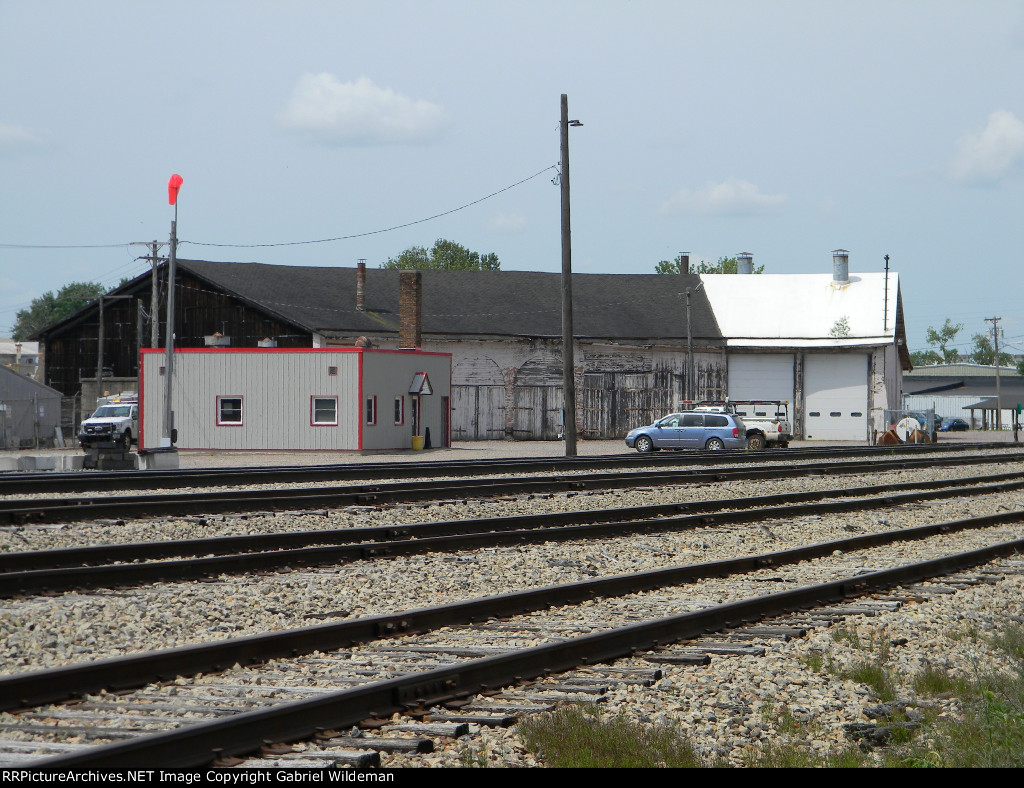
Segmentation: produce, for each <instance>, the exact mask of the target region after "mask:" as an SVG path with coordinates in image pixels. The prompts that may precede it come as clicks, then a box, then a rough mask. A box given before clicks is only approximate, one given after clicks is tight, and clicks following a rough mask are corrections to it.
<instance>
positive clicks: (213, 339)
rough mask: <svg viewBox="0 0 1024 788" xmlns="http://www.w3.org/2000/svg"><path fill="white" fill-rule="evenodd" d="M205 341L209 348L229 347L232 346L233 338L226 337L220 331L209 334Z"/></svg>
mask: <svg viewBox="0 0 1024 788" xmlns="http://www.w3.org/2000/svg"><path fill="white" fill-rule="evenodd" d="M203 339H204V341H205V342H206V346H207V347H229V346H230V345H231V337H226V336H224V335H223V334H222V333H220V331H215V332H214V333H212V334H207V335H206V336H205V337H204V338H203Z"/></svg>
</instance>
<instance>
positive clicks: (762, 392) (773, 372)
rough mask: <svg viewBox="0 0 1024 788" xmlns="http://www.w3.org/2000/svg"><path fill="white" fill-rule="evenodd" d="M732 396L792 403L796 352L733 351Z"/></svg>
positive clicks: (731, 397)
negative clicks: (794, 353) (794, 356)
mask: <svg viewBox="0 0 1024 788" xmlns="http://www.w3.org/2000/svg"><path fill="white" fill-rule="evenodd" d="M729 399H754V400H783V401H784V402H789V403H793V401H794V399H793V354H792V353H737V354H730V355H729ZM790 412H792V408H791V409H790Z"/></svg>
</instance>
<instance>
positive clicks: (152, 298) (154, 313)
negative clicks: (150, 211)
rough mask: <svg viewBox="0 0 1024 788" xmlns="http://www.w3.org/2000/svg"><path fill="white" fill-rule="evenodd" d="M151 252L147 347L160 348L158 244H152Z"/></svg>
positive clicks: (154, 242)
mask: <svg viewBox="0 0 1024 788" xmlns="http://www.w3.org/2000/svg"><path fill="white" fill-rule="evenodd" d="M151 248H152V252H151V254H150V256H149V259H150V262H151V263H152V264H153V278H152V279H151V280H150V283H149V346H150V347H160V274H159V273H158V270H159V266H160V258H159V257H158V256H157V255H158V254H159V253H160V244H159V243H157V242H156V241H153V243H152V247H151Z"/></svg>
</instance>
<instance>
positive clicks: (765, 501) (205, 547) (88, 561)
mask: <svg viewBox="0 0 1024 788" xmlns="http://www.w3.org/2000/svg"><path fill="white" fill-rule="evenodd" d="M1021 478H1022V474H1021V473H1020V472H1010V473H999V474H991V475H986V476H966V477H961V478H958V479H936V480H928V481H916V482H902V483H898V484H884V485H882V484H878V485H869V486H861V487H838V488H832V489H829V490H810V491H803V492H791V493H776V494H772V495H760V496H744V497H742V498H715V499H711V500H705V501H680V502H676V503H662V504H649V505H646V506H630V507H621V508H609V509H585V510H577V511H571V512H552V513H544V514H527V515H515V516H509V517H488V518H472V519H459V520H448V521H440V522H428V523H410V524H407V525H386V526H367V527H361V528H335V529H331V530H316V531H288V532H280V533H272V534H246V535H240V536H219V537H208V538H203V539H189V540H184V541H182V540H174V541H164V542H140V543H131V544H105V545H93V546H89V547H69V548H58V549H51V550H34V551H24V552H14V553H0V573H2V572H23V571H30V570H37V569H63V568H70V567H80V566H97V565H102V564H111V563H122V562H130V561H145V560H160V559H166V558H177V557H186V556H209V555H237V554H241V553H248V552H266V551H271V550H288V549H296V548H303V547H311V546H314V545H334V544H351V543H354V542H381V541H395V540H399V539H404V538H410V537H415V538H420V539H422V538H426V537H437V536H453V535H458V534H465V533H483V532H488V531H512V530H519V529H532V528H540V527H549V526H556V525H581V524H594V523H600V522H614V521H625V520H641V519H645V518H653V517H673V516H676V515H679V514H696V513H699V512H719V511H722V510H728V509H749V508H766V507H775V506H782V505H788V504H794V503H803V502H808V501H817V500H822V499H827V498H842V497H846V498H852V497H863V496H871V495H889V494H896V493H899V492H909V491H912V490H933V489H940V488H945V487H953V486H955V485H957V486H958V487H957V489H960V488H967V487H976V486H977V485H993V484H995V485H998V484H1000V483H1002V482H1011V484H1010V485H1008V486H1006V487H1005V488H1000V489H1013V488H1014V486H1015V485H1013V484H1012V482H1013V481H1014V480H1018V479H1021ZM991 491H992V492H998V491H999V490H998V489H994V490H991ZM974 492H977V490H974Z"/></svg>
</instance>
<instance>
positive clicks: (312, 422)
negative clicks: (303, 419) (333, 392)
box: [309, 394, 338, 427]
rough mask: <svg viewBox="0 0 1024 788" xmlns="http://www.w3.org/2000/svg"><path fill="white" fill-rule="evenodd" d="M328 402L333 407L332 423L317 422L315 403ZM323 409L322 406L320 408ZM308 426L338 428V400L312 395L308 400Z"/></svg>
mask: <svg viewBox="0 0 1024 788" xmlns="http://www.w3.org/2000/svg"><path fill="white" fill-rule="evenodd" d="M318 402H330V403H331V404H332V405H333V406H334V407H333V409H332V410H333V413H332V415H333V420H332V421H317V410H318V408H317V403H318ZM320 409H321V410H322V409H323V408H322V406H321V408H320ZM309 426H310V427H337V426H338V398H337V397H332V396H318V395H316V394H313V395H311V396H310V398H309Z"/></svg>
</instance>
